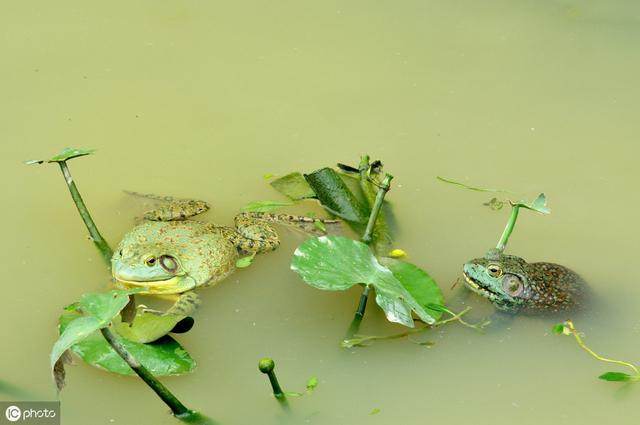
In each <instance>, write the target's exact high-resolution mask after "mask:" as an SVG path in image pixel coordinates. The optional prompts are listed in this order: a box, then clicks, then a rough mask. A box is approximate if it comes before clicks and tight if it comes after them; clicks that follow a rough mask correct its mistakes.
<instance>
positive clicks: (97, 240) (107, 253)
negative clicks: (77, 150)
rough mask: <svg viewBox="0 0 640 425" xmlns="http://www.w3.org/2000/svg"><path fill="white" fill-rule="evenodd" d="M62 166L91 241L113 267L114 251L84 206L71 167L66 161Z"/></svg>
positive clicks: (65, 179) (61, 168) (61, 163)
mask: <svg viewBox="0 0 640 425" xmlns="http://www.w3.org/2000/svg"><path fill="white" fill-rule="evenodd" d="M58 165H60V170H61V171H62V175H63V176H64V181H65V182H66V183H67V187H68V188H69V192H70V193H71V198H72V199H73V202H74V203H75V204H76V208H77V209H78V212H79V213H80V217H82V221H83V222H84V225H85V226H87V230H88V231H89V235H90V236H91V240H92V241H93V243H94V244H95V245H96V248H98V250H99V251H100V254H102V258H103V259H104V261H105V262H106V263H107V265H109V266H110V265H111V257H112V256H113V251H112V249H111V247H110V246H109V244H108V243H107V241H106V240H105V239H104V238H103V237H102V235H101V234H100V231H99V230H98V227H97V226H96V224H95V222H94V221H93V219H92V218H91V214H89V210H88V209H87V206H86V205H85V204H84V201H83V200H82V196H80V192H79V191H78V188H77V187H76V183H75V182H74V181H73V177H71V172H70V171H69V167H68V166H67V162H66V161H60V162H58Z"/></svg>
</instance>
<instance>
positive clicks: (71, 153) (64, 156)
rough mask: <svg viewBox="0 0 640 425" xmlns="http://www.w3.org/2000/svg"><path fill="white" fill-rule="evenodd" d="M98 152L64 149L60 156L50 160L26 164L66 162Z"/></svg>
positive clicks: (32, 161) (34, 160)
mask: <svg viewBox="0 0 640 425" xmlns="http://www.w3.org/2000/svg"><path fill="white" fill-rule="evenodd" d="M95 152H96V150H95V149H78V148H64V149H62V150H61V151H60V152H59V153H58V154H56V155H54V156H52V157H51V158H49V159H31V160H28V161H25V164H27V165H31V164H42V163H45V162H64V161H68V160H70V159H73V158H78V157H80V156H85V155H92V154H94V153H95Z"/></svg>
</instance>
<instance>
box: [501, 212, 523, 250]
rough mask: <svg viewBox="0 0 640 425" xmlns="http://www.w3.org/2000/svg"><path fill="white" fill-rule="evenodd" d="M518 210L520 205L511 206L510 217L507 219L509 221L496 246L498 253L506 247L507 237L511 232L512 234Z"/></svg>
mask: <svg viewBox="0 0 640 425" xmlns="http://www.w3.org/2000/svg"><path fill="white" fill-rule="evenodd" d="M519 210H520V205H511V216H510V217H509V221H508V222H507V225H506V226H505V228H504V231H503V232H502V236H500V240H499V241H498V245H497V246H496V249H497V250H498V251H500V252H503V251H504V249H505V247H506V246H507V242H508V241H509V236H511V232H513V226H515V225H516V220H517V219H518V212H519Z"/></svg>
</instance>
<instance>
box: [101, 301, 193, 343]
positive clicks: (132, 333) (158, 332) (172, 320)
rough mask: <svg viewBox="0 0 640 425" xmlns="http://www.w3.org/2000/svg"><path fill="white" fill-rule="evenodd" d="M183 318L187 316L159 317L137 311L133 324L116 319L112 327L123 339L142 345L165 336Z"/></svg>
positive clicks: (140, 310) (169, 315) (154, 314)
mask: <svg viewBox="0 0 640 425" xmlns="http://www.w3.org/2000/svg"><path fill="white" fill-rule="evenodd" d="M185 317H187V316H182V315H178V314H167V315H160V314H157V313H153V312H149V311H144V310H143V309H139V310H138V312H137V313H136V316H135V318H134V319H133V323H131V324H129V323H127V322H123V321H121V320H119V317H116V318H114V320H113V325H114V327H115V329H116V332H117V333H118V334H119V335H120V336H122V337H123V338H126V339H128V340H129V341H133V342H140V343H143V344H144V343H147V342H152V341H155V340H157V339H159V338H161V337H163V336H165V335H166V334H168V333H169V332H171V330H172V329H173V328H174V327H175V326H176V325H177V324H178V322H180V321H181V320H183V319H184V318H185Z"/></svg>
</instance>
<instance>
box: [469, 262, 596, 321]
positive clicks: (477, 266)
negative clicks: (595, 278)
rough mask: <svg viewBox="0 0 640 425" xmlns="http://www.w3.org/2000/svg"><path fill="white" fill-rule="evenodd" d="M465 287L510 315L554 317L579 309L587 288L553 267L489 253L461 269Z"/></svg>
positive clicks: (568, 272)
mask: <svg viewBox="0 0 640 425" xmlns="http://www.w3.org/2000/svg"><path fill="white" fill-rule="evenodd" d="M463 274H464V278H465V283H466V286H467V287H468V288H469V289H471V290H472V291H473V292H475V293H477V294H480V295H482V296H483V297H485V298H488V299H489V300H490V301H491V302H492V303H493V304H494V305H495V306H496V308H498V309H499V310H502V311H505V312H509V313H518V312H522V313H526V314H540V313H556V312H563V311H570V310H576V309H578V308H579V307H580V306H581V305H582V304H583V303H584V301H585V292H586V285H585V282H584V281H583V280H582V278H581V277H580V276H578V275H577V274H576V273H575V272H573V271H571V270H569V269H568V268H566V267H564V266H561V265H559V264H553V263H527V262H526V261H525V260H523V259H522V258H520V257H516V256H513V255H504V254H503V253H501V252H500V251H498V250H495V249H493V250H490V251H489V252H488V253H487V255H485V257H483V258H476V259H473V260H471V261H469V262H467V263H466V264H465V265H464V267H463Z"/></svg>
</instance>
